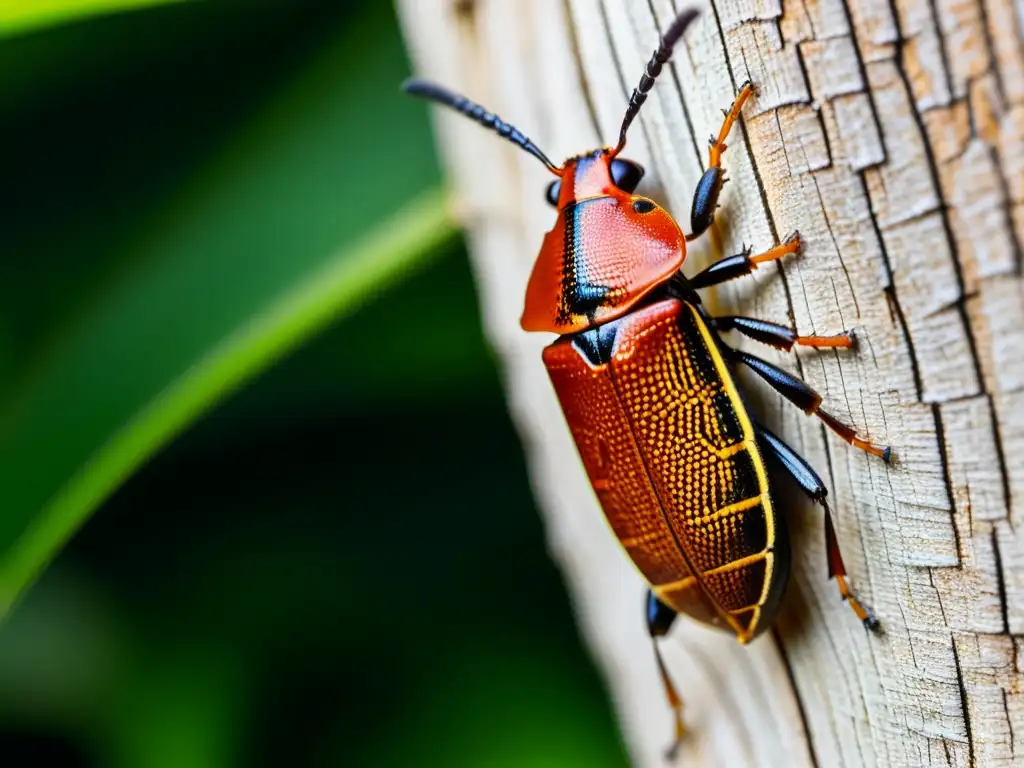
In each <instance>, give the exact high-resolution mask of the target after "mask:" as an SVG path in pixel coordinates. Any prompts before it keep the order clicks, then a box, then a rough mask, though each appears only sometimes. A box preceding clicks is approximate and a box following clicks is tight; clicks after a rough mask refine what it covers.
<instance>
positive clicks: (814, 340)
mask: <svg viewBox="0 0 1024 768" xmlns="http://www.w3.org/2000/svg"><path fill="white" fill-rule="evenodd" d="M793 342H794V343H795V344H799V345H800V346H802V347H815V348H817V349H823V348H826V347H839V348H841V349H850V348H851V347H853V334H852V333H843V334H840V335H839V336H797V337H796V338H795V339H794V340H793Z"/></svg>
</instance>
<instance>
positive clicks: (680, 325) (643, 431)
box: [404, 10, 890, 753]
mask: <svg viewBox="0 0 1024 768" xmlns="http://www.w3.org/2000/svg"><path fill="white" fill-rule="evenodd" d="M696 17H697V12H696V11H694V10H687V11H683V12H682V13H680V14H679V16H678V17H677V18H676V19H675V21H674V22H673V23H672V25H671V27H669V29H668V31H667V32H666V33H665V35H664V36H663V37H662V38H661V41H660V44H659V46H658V48H657V50H655V52H654V54H653V56H652V57H651V59H650V61H649V62H648V64H647V67H646V69H645V70H644V74H643V76H642V77H641V79H640V83H639V85H638V86H637V88H636V89H635V90H634V91H633V94H632V96H631V98H630V100H629V105H628V106H627V108H626V114H625V117H624V118H623V121H622V127H621V130H620V132H619V141H618V144H616V146H615V147H614V148H610V147H602V148H601V149H596V150H593V151H591V152H587V153H585V154H582V155H579V156H577V157H573V158H570V159H569V160H566V161H565V163H564V164H563V165H561V166H556V165H555V164H554V163H552V162H551V161H550V160H549V159H548V158H547V156H546V155H545V154H544V153H543V152H541V151H540V149H538V148H537V146H536V145H535V144H534V143H533V142H532V141H530V139H528V138H527V137H526V136H524V135H523V134H522V133H521V132H519V131H518V130H517V129H516V128H514V127H513V126H511V125H509V124H508V123H505V122H504V121H503V120H501V118H499V117H498V116H497V115H495V114H493V113H491V112H488V111H486V110H485V109H483V108H482V107H481V106H479V105H478V104H474V103H473V102H471V101H469V100H467V99H465V98H464V97H462V96H459V95H457V94H453V93H451V92H450V91H447V90H445V89H444V88H442V87H440V86H437V85H434V84H432V83H427V82H423V81H420V80H411V81H408V82H407V83H406V84H405V86H404V88H405V90H406V91H407V92H409V93H412V94H415V95H418V96H422V97H425V98H428V99H431V100H433V101H437V102H440V103H442V104H444V105H446V106H448V107H451V108H452V109H455V110H457V111H459V112H461V113H462V114H464V115H466V116H467V117H470V118H472V119H474V120H476V121H477V122H479V123H481V124H482V125H484V126H487V127H489V128H492V129H493V130H495V131H497V133H498V134H499V135H501V136H503V137H505V138H506V139H508V140H509V141H511V142H513V143H514V144H516V145H517V146H519V147H520V148H522V149H524V150H525V151H527V152H529V153H530V154H532V155H533V156H534V157H536V158H538V159H539V160H540V161H541V162H542V163H544V165H545V166H546V167H547V168H548V170H549V171H551V173H553V174H554V175H555V176H557V177H558V178H557V179H556V180H555V181H554V182H552V183H551V185H550V186H549V188H548V191H547V199H548V202H550V203H551V204H552V205H553V206H555V207H556V208H557V210H558V217H557V219H556V220H555V226H554V227H553V228H552V229H551V231H550V232H548V233H547V235H546V236H545V237H544V242H543V244H542V245H541V249H540V253H539V254H538V256H537V260H536V263H535V264H534V267H533V272H532V274H531V275H530V281H529V284H528V285H527V288H526V302H525V307H524V310H523V316H522V321H521V323H522V327H523V328H524V329H525V330H527V331H548V332H553V333H557V334H558V335H559V338H558V339H557V340H556V341H555V342H554V343H553V344H551V345H550V346H549V347H547V348H546V349H545V350H544V355H543V357H544V363H545V365H546V366H547V369H548V373H549V375H550V377H551V381H552V384H553V385H554V389H555V392H556V393H557V395H558V399H559V401H560V402H561V405H562V409H563V411H564V412H565V417H566V421H567V423H568V425H569V429H570V431H571V432H572V435H573V437H574V438H575V441H576V445H577V447H578V449H579V452H580V456H581V458H582V460H583V465H584V467H585V468H586V471H587V474H588V476H589V478H590V482H591V484H592V485H593V488H594V491H595V493H596V495H597V497H598V499H599V501H600V503H601V507H602V509H603V510H604V513H605V515H606V516H607V518H608V521H609V522H610V524H611V527H612V529H613V531H614V532H615V535H616V536H617V537H618V539H619V541H620V542H621V543H622V546H623V547H624V548H625V550H626V552H627V553H628V554H629V556H630V558H631V559H632V560H633V563H634V564H635V565H636V566H637V568H638V569H639V571H640V572H641V574H643V576H644V578H645V579H646V581H647V583H648V584H649V586H650V589H649V590H648V595H647V601H646V613H647V625H648V629H649V631H650V635H651V637H652V639H655V638H657V637H660V636H663V635H665V634H666V633H667V632H668V630H669V628H670V626H671V625H672V622H673V621H674V619H675V617H676V615H677V614H678V613H686V614H688V615H690V616H692V617H694V618H696V619H698V620H700V621H703V622H706V623H709V624H712V625H714V626H718V627H721V628H723V629H726V630H728V631H731V632H732V633H733V634H735V636H736V637H737V639H738V640H739V641H740V642H741V643H746V642H749V641H750V640H751V639H752V638H754V637H756V636H757V635H758V634H759V633H761V632H762V631H764V630H765V629H766V628H767V627H768V626H769V625H770V624H771V622H772V620H773V618H774V616H775V614H776V610H777V608H778V604H779V601H780V599H781V596H782V593H783V590H784V588H785V585H786V580H787V576H788V573H789V561H790V556H789V539H788V536H787V534H786V529H785V524H784V519H783V518H782V517H781V516H780V515H779V514H777V510H776V507H775V505H774V502H773V497H772V493H771V484H770V479H769V474H768V471H767V468H766V465H765V461H764V457H770V458H771V459H773V460H774V461H775V462H776V463H777V464H778V465H779V466H780V467H781V468H782V469H784V470H786V472H787V473H788V474H789V475H790V476H791V477H792V478H793V479H795V480H796V482H797V483H798V484H799V485H800V486H801V487H802V488H803V490H804V491H806V492H807V493H808V494H809V495H810V497H811V498H812V499H814V500H815V501H816V502H818V503H820V504H822V506H823V507H825V538H826V545H827V550H828V567H829V576H830V577H834V578H835V579H836V581H837V583H838V586H839V591H840V594H841V595H842V597H843V598H844V599H846V600H848V601H849V604H850V606H851V607H852V608H853V610H854V612H855V613H856V614H857V617H858V618H859V619H860V620H861V621H862V622H863V623H864V625H865V626H867V627H868V628H871V629H874V628H876V627H877V626H878V623H877V622H876V621H875V619H874V617H873V616H872V615H871V614H870V613H869V612H868V611H867V610H865V609H864V608H863V607H862V606H861V604H860V603H859V602H858V601H857V599H856V598H855V597H854V596H853V594H852V593H851V591H850V589H849V586H848V585H847V582H846V578H845V575H846V570H845V568H844V566H843V560H842V556H841V555H840V552H839V547H838V544H837V542H836V536H835V530H834V528H833V526H832V521H831V517H830V514H829V511H828V508H827V506H826V504H825V499H826V494H827V491H826V489H825V485H824V483H823V482H822V481H821V478H820V477H819V476H818V475H817V473H816V472H815V471H814V469H813V468H811V466H810V465H809V464H808V463H807V461H806V460H804V459H803V458H801V457H800V456H799V455H797V454H796V453H795V452H794V451H793V450H792V449H791V448H789V447H788V446H787V445H786V444H785V443H784V442H783V441H782V440H781V439H779V438H778V437H777V436H775V435H773V434H772V433H771V432H769V431H768V430H767V429H765V428H764V427H762V426H760V425H758V424H757V423H756V422H755V421H753V419H752V418H751V416H750V415H749V413H748V411H747V407H746V405H745V403H744V400H743V397H742V395H741V394H740V391H739V389H738V387H737V385H736V382H735V380H734V377H733V371H732V368H733V367H734V366H735V365H740V364H741V365H746V366H748V367H750V368H751V369H752V370H754V371H755V372H756V373H757V374H759V375H760V376H761V377H762V378H763V379H764V380H765V381H767V382H768V384H770V385H771V386H772V387H774V388H775V389H776V390H777V391H778V392H779V393H781V394H782V395H783V396H784V397H786V398H787V399H789V400H790V401H792V402H793V403H795V404H796V405H798V406H799V407H800V408H802V409H803V410H804V411H805V412H806V413H808V414H817V415H818V416H819V417H820V418H821V419H822V420H823V421H824V422H825V424H826V425H827V426H828V427H829V428H831V429H833V430H834V431H835V432H837V433H838V434H839V435H840V436H841V437H842V438H843V439H844V440H846V441H847V442H849V443H851V444H852V445H854V446H856V447H858V448H861V449H863V450H866V451H868V452H869V453H872V454H874V455H876V456H880V457H881V458H882V459H884V460H885V461H886V462H888V461H889V459H890V449H889V448H883V447H878V446H875V445H873V444H872V443H869V442H868V441H866V440H863V439H861V438H860V437H858V436H857V434H856V432H855V431H854V430H853V429H852V428H850V427H848V426H846V425H844V424H842V423H841V422H839V421H838V420H837V419H835V418H834V417H833V416H831V415H829V414H828V413H826V412H825V411H823V410H822V409H821V396H820V395H819V394H818V393H817V392H815V391H814V390H813V389H812V388H811V387H810V386H808V385H807V384H806V383H804V382H803V381H801V380H800V379H798V378H796V377H794V376H792V375H791V374H789V373H787V372H785V371H783V370H782V369H781V368H778V367H776V366H774V365H772V364H771V363H768V362H766V361H764V360H761V359H760V358H758V357H755V356H754V355H750V354H748V353H745V352H741V351H739V350H735V349H733V348H731V347H729V346H728V345H727V344H725V342H724V341H723V340H722V339H721V337H720V333H721V332H724V331H730V330H735V331H737V332H739V333H742V334H744V335H746V336H747V337H749V338H751V339H754V340H756V341H760V342H764V343H766V344H770V345H772V346H775V347H778V348H781V349H785V350H789V349H791V348H792V347H793V345H794V344H800V345H804V346H808V347H851V346H853V336H852V334H843V335H840V336H832V337H821V336H798V335H797V334H796V332H795V331H793V330H792V329H790V328H787V327H786V326H783V325H779V324H777V323H772V322H768V321H766V320H759V319H756V318H750V317H735V316H730V317H711V316H710V315H709V314H708V313H707V311H706V310H705V309H704V307H703V305H702V304H701V301H700V298H699V296H698V295H697V293H696V291H697V290H698V289H701V288H707V287H709V286H712V285H716V284H718V283H721V282H724V281H726V280H731V279H733V278H736V277H740V276H742V275H747V274H749V273H751V272H752V271H753V270H754V269H756V268H757V266H758V264H760V263H763V262H766V261H773V260H775V259H779V258H781V257H782V256H784V255H786V254H789V253H797V252H798V251H799V250H800V247H801V244H800V237H799V234H797V233H794V234H793V235H792V236H791V237H789V238H788V239H787V240H786V241H785V242H783V243H781V244H779V245H777V246H775V247H774V248H771V249H770V250H768V251H766V252H765V253H762V254H758V255H752V254H751V253H750V252H744V253H740V254H736V255H734V256H729V257H727V258H724V259H721V260H720V261H718V262H716V263H714V264H712V265H711V266H710V267H708V268H707V269H705V270H704V271H702V272H700V273H699V274H697V275H696V276H695V277H692V278H687V277H685V276H684V275H683V274H682V272H681V271H680V269H681V267H682V265H683V261H684V260H685V258H686V242H687V240H692V239H694V238H696V237H699V236H700V235H701V234H702V233H703V232H704V231H705V230H706V229H707V228H708V227H709V226H710V225H711V224H712V222H713V220H714V215H715V209H716V208H717V206H718V197H719V193H720V192H721V189H722V186H723V184H724V182H725V175H724V171H723V169H722V165H721V163H722V154H723V153H724V152H725V149H726V144H725V140H726V138H727V137H728V135H729V132H730V130H731V128H732V126H733V123H734V122H735V121H736V119H737V118H738V117H739V115H740V112H741V110H742V108H743V104H744V102H745V101H746V100H747V99H748V98H749V97H750V95H751V94H752V92H753V88H752V86H751V85H750V83H745V84H744V85H743V86H742V87H741V88H740V90H739V93H738V95H737V97H736V99H735V101H734V102H733V105H732V108H731V109H730V110H729V111H728V112H727V113H726V117H725V120H724V123H723V125H722V129H721V131H720V132H719V134H718V136H717V137H712V139H711V147H710V151H709V159H708V168H707V170H706V171H705V173H704V175H703V177H702V178H701V180H700V183H699V184H698V185H697V191H696V193H695V195H694V200H693V208H692V210H691V213H690V229H691V232H690V234H689V235H688V236H684V235H683V232H682V230H681V229H680V228H679V225H678V224H677V223H676V221H675V219H674V218H673V217H672V216H671V214H669V213H668V211H666V210H665V209H664V208H662V207H661V206H659V205H658V204H657V203H655V202H654V201H653V200H650V199H648V198H646V197H643V196H640V195H636V194H634V191H635V190H636V188H637V186H638V185H639V183H640V180H641V177H642V176H643V169H642V168H641V167H640V166H639V165H637V164H636V163H634V162H632V161H629V160H626V159H624V158H621V157H619V154H620V153H621V152H622V150H623V148H624V147H625V145H626V134H627V132H628V130H629V126H630V124H631V123H632V122H633V119H634V118H635V117H636V115H637V113H638V112H639V110H640V107H641V106H642V105H643V103H644V101H645V100H646V99H647V93H648V92H649V91H650V89H651V87H652V86H653V85H654V81H655V78H657V76H658V75H659V73H660V72H661V70H662V67H663V66H664V65H665V63H666V62H667V61H668V59H669V57H670V55H671V52H672V48H673V46H674V45H675V43H676V42H677V41H678V40H679V38H680V37H681V36H682V34H683V32H684V31H685V30H686V28H687V27H688V26H689V25H690V23H691V22H692V21H693V20H694V19H695V18H696ZM654 650H655V655H656V658H657V662H658V667H659V670H660V671H661V677H662V680H663V682H664V685H665V691H666V695H667V697H668V700H669V703H670V705H671V707H672V709H673V711H674V715H675V730H676V739H675V742H674V744H673V747H672V749H671V750H670V753H673V752H674V750H675V749H676V747H678V744H679V741H680V739H681V738H682V736H683V720H682V703H681V701H680V698H679V696H678V694H677V693H676V690H675V687H674V686H673V684H672V682H671V680H670V679H669V676H668V673H667V671H666V669H665V665H664V663H663V661H662V659H661V655H660V652H659V651H658V646H657V643H655V645H654Z"/></svg>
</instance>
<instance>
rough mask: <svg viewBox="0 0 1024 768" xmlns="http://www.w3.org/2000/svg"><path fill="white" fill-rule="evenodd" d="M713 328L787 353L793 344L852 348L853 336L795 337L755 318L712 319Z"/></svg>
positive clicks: (777, 326)
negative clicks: (735, 333)
mask: <svg viewBox="0 0 1024 768" xmlns="http://www.w3.org/2000/svg"><path fill="white" fill-rule="evenodd" d="M714 326H715V329H716V330H718V331H736V332H738V333H742V334H743V335H744V336H746V337H747V338H749V339H753V340H754V341H759V342H761V343H762V344H770V345H771V346H773V347H776V348H777V349H783V350H785V351H787V352H789V351H790V350H791V349H792V348H793V345H794V344H797V345H799V346H803V347H817V348H819V349H820V348H822V347H842V348H843V349H849V348H850V347H852V346H853V341H854V338H853V334H852V333H843V334H840V335H838V336H797V335H796V331H794V330H793V329H792V328H787V327H786V326H784V325H779V324H778V323H772V322H770V321H768V320H758V319H757V318H756V317H739V316H736V315H729V316H726V317H716V318H714Z"/></svg>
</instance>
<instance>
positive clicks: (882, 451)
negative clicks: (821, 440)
mask: <svg viewBox="0 0 1024 768" xmlns="http://www.w3.org/2000/svg"><path fill="white" fill-rule="evenodd" d="M732 359H733V360H735V361H736V362H739V363H743V364H744V365H746V366H747V367H748V368H750V369H751V370H752V371H754V373H756V374H757V375H758V376H760V377H761V378H762V379H764V380H765V381H766V382H768V384H769V385H770V386H771V388H772V389H774V390H775V391H776V392H778V393H779V394H780V395H782V396H783V397H784V398H786V399H787V400H789V401H790V402H791V403H793V404H794V405H796V406H797V407H798V408H800V410H802V411H803V412H804V413H806V414H807V415H808V416H810V415H812V414H814V415H817V417H818V418H819V419H821V420H822V421H823V422H824V423H825V426H826V427H828V428H829V429H831V430H832V431H833V432H835V433H836V434H837V435H839V437H841V438H842V439H843V440H845V441H846V442H848V443H849V444H850V445H852V446H854V447H855V448H860V449H861V450H862V451H867V452H868V453H870V454H872V455H874V456H878V457H880V458H881V459H882V460H883V461H884V462H885V463H886V464H888V463H889V462H890V460H891V459H892V449H891V448H890V447H888V446H881V445H875V444H874V443H871V442H869V441H867V440H865V439H864V438H862V437H859V436H858V435H857V431H856V430H855V429H854V428H853V427H850V426H847V425H846V424H843V422H841V421H839V419H837V418H836V417H835V416H833V415H832V414H830V413H828V412H827V411H823V410H822V409H821V395H819V394H818V393H817V392H815V391H814V390H813V389H812V388H811V387H810V386H809V385H808V384H807V383H806V382H803V381H801V380H800V379H798V378H797V377H796V376H794V375H793V374H791V373H788V372H787V371H784V370H782V369H781V368H779V367H778V366H776V365H772V364H771V363H769V362H767V361H766V360H762V359H761V358H759V357H756V356H754V355H751V354H748V353H746V352H741V351H739V350H733V351H732Z"/></svg>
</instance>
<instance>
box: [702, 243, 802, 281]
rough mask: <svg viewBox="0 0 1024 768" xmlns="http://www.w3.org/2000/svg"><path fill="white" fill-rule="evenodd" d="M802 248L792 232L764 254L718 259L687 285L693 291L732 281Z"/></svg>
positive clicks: (746, 253) (748, 254) (748, 252)
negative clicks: (759, 266)
mask: <svg viewBox="0 0 1024 768" xmlns="http://www.w3.org/2000/svg"><path fill="white" fill-rule="evenodd" d="M802 248H803V241H802V240H801V239H800V233H799V232H793V233H792V234H791V235H790V236H789V237H787V238H786V239H785V241H784V242H782V243H780V244H779V245H776V246H775V247H774V248H770V249H768V250H767V251H765V252H764V253H758V254H755V255H753V256H751V255H750V251H743V252H742V253H737V254H734V255H732V256H726V257H725V258H724V259H719V260H718V261H716V262H715V263H714V264H711V265H710V266H709V267H707V268H706V269H703V270H701V271H700V272H698V273H697V274H696V275H694V276H693V278H691V279H690V280H688V281H687V283H688V284H689V287H690V288H692V289H693V290H695V291H696V290H700V289H701V288H709V287H710V286H712V285H718V284H719V283H724V282H726V281H727V280H734V279H735V278H737V277H743V276H744V275H749V274H750V273H751V272H753V271H754V270H755V269H757V265H758V264H764V263H765V262H767V261H776V260H777V259H781V258H782V257H783V256H786V255H788V254H791V253H800V250H801V249H802Z"/></svg>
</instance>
